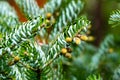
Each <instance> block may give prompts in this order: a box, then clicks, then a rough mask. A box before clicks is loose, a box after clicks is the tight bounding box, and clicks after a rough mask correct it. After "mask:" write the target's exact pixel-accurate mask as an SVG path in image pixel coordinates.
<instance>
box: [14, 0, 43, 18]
mask: <svg viewBox="0 0 120 80" xmlns="http://www.w3.org/2000/svg"><path fill="white" fill-rule="evenodd" d="M15 1H16V3H17V4H18V5H19V8H20V9H21V11H22V12H23V13H24V14H25V16H26V18H28V19H32V18H35V17H37V16H41V15H40V14H41V11H40V8H39V6H38V4H37V3H36V1H35V0H15Z"/></svg>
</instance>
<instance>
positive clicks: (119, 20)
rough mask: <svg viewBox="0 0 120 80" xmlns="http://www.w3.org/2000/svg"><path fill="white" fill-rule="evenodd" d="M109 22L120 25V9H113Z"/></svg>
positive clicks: (114, 25)
mask: <svg viewBox="0 0 120 80" xmlns="http://www.w3.org/2000/svg"><path fill="white" fill-rule="evenodd" d="M109 24H111V25H112V26H113V27H116V26H120V10H115V11H113V12H112V14H111V15H110V18H109Z"/></svg>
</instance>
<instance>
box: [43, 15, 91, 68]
mask: <svg viewBox="0 0 120 80" xmlns="http://www.w3.org/2000/svg"><path fill="white" fill-rule="evenodd" d="M89 23H90V22H89V21H88V20H87V19H86V18H83V17H81V18H80V19H78V21H76V23H75V24H73V25H71V26H68V27H66V28H65V30H64V32H63V33H61V34H59V35H58V37H57V38H56V39H55V40H54V41H52V42H51V44H50V47H49V50H48V59H49V61H48V62H47V63H46V64H45V65H44V67H46V66H47V64H49V63H51V62H52V61H53V60H54V59H55V58H57V57H58V56H59V54H60V51H61V49H62V48H64V47H66V46H67V45H68V43H67V42H66V37H71V38H74V37H75V36H76V34H78V33H79V32H80V31H81V30H83V29H84V28H86V27H87V26H88V25H89ZM50 59H51V60H50ZM44 67H43V68H44Z"/></svg>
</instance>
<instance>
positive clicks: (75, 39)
mask: <svg viewBox="0 0 120 80" xmlns="http://www.w3.org/2000/svg"><path fill="white" fill-rule="evenodd" d="M74 41H75V43H76V44H77V45H79V44H80V43H81V40H80V38H78V37H75V38H74Z"/></svg>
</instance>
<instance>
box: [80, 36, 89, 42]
mask: <svg viewBox="0 0 120 80" xmlns="http://www.w3.org/2000/svg"><path fill="white" fill-rule="evenodd" d="M80 39H81V40H83V41H87V40H88V37H87V36H86V35H81V36H80Z"/></svg>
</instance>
